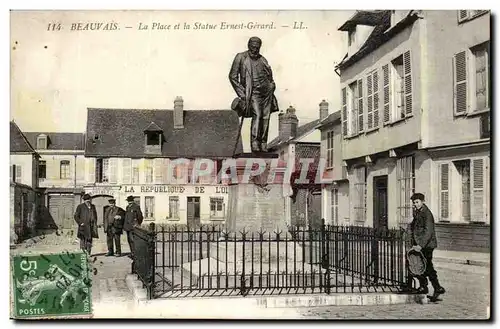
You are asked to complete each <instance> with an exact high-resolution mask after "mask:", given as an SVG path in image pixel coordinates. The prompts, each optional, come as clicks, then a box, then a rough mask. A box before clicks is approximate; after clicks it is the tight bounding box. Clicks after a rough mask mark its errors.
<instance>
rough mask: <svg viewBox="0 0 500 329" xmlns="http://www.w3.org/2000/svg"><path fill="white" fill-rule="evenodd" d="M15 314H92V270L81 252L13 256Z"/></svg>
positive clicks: (31, 315)
mask: <svg viewBox="0 0 500 329" xmlns="http://www.w3.org/2000/svg"><path fill="white" fill-rule="evenodd" d="M11 270H12V275H13V286H14V289H13V298H14V310H15V316H14V317H15V318H18V319H22V318H33V317H43V318H45V317H54V316H70V315H71V316H74V315H87V314H88V315H91V314H92V298H91V285H92V284H91V282H92V277H91V271H90V266H89V262H88V256H87V254H86V253H83V252H68V251H66V252H63V253H58V254H48V255H45V254H39V255H28V256H26V255H19V256H15V257H14V258H13V266H12V269H11Z"/></svg>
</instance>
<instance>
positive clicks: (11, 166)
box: [9, 165, 14, 182]
mask: <svg viewBox="0 0 500 329" xmlns="http://www.w3.org/2000/svg"><path fill="white" fill-rule="evenodd" d="M13 171H14V166H13V165H10V170H9V174H10V181H11V182H12V181H13V179H12V178H13V177H12V172H13Z"/></svg>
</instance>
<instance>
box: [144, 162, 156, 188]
mask: <svg viewBox="0 0 500 329" xmlns="http://www.w3.org/2000/svg"><path fill="white" fill-rule="evenodd" d="M144 175H145V178H146V179H145V183H146V184H152V183H153V177H154V167H153V160H152V159H144Z"/></svg>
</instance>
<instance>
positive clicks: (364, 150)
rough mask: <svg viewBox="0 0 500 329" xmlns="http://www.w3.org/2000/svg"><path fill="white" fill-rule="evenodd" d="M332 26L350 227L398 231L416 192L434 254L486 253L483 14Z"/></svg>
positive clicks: (362, 15) (393, 16)
mask: <svg viewBox="0 0 500 329" xmlns="http://www.w3.org/2000/svg"><path fill="white" fill-rule="evenodd" d="M340 30H341V31H345V32H347V33H348V39H349V47H348V54H347V56H346V58H345V59H344V60H343V61H342V62H341V63H340V64H339V65H338V66H337V70H338V73H339V74H340V77H341V93H340V95H341V104H342V105H341V106H342V109H341V113H342V115H341V118H342V136H343V145H342V154H343V160H344V161H345V162H346V165H347V170H348V174H349V184H350V187H349V191H350V196H349V197H350V204H351V207H350V208H351V209H350V218H351V223H353V224H367V225H373V226H375V227H394V226H401V227H406V226H407V224H408V223H409V222H410V221H411V220H412V204H411V201H410V196H411V195H412V194H413V193H414V192H421V193H423V194H424V195H425V196H426V203H427V205H428V206H429V208H430V209H431V211H432V212H433V214H434V217H435V221H436V223H437V224H436V227H437V233H438V241H439V243H440V246H439V248H443V249H452V250H468V251H484V250H489V231H490V229H489V223H490V202H489V182H490V169H489V161H490V160H489V159H490V133H489V131H490V128H489V109H490V105H491V101H490V100H491V87H490V85H491V83H490V60H489V58H490V56H489V54H490V50H489V49H490V48H489V40H490V14H489V12H487V11H471V10H459V11H451V10H450V11H415V10H410V11H399V10H397V11H386V10H385V11H360V12H357V13H356V14H355V15H354V16H353V17H352V18H351V19H349V20H348V21H347V22H346V23H345V24H343V25H342V26H341V27H340Z"/></svg>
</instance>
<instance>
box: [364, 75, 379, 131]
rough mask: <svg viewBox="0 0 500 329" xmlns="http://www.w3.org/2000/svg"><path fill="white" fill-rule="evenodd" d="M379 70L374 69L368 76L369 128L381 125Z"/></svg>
mask: <svg viewBox="0 0 500 329" xmlns="http://www.w3.org/2000/svg"><path fill="white" fill-rule="evenodd" d="M378 83H379V81H378V71H377V70H376V71H374V72H372V73H371V74H369V75H368V76H367V78H366V85H367V98H368V105H367V106H368V108H367V116H368V120H367V121H368V123H367V125H368V130H370V129H375V128H378V126H379V121H380V120H379V112H378V109H379V94H378Z"/></svg>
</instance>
